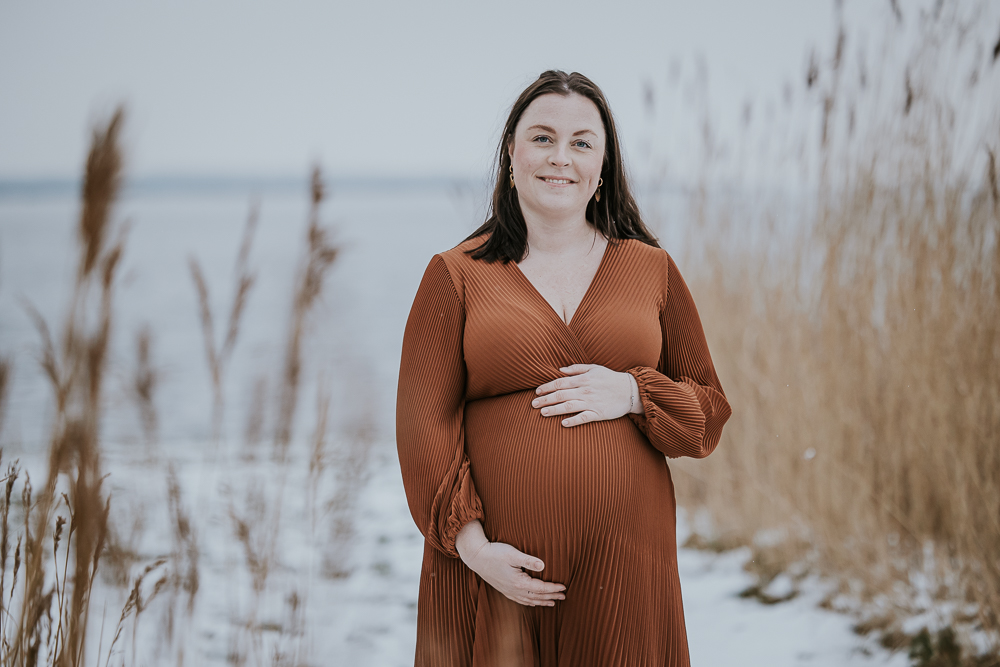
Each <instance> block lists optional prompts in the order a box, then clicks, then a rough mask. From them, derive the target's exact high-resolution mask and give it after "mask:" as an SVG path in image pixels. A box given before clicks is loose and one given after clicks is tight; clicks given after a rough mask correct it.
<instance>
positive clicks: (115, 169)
mask: <svg viewBox="0 0 1000 667" xmlns="http://www.w3.org/2000/svg"><path fill="white" fill-rule="evenodd" d="M123 119H124V114H123V112H122V110H121V109H118V110H117V111H116V112H115V113H114V114H113V115H112V117H111V119H110V120H109V122H108V123H107V125H106V126H104V127H101V128H98V129H96V130H95V131H94V134H93V141H92V145H91V148H90V153H89V155H88V158H87V166H86V173H85V178H84V183H83V190H82V194H83V201H82V211H81V215H80V225H79V229H78V231H79V242H80V261H79V270H78V272H77V277H76V282H75V284H74V288H75V290H74V294H73V298H72V301H71V303H70V309H69V314H68V316H67V318H66V320H65V322H64V325H63V344H62V349H61V355H60V354H58V353H57V352H56V349H55V346H54V345H53V344H52V339H51V336H50V335H49V330H48V326H47V325H46V323H45V320H44V319H43V318H42V317H41V315H40V314H39V313H38V312H37V311H36V310H35V309H34V308H32V307H31V306H30V305H28V304H26V308H27V310H28V313H29V316H31V318H32V320H33V321H34V322H35V325H36V328H37V329H38V330H39V334H40V337H41V339H42V358H41V366H42V369H43V372H44V373H45V376H46V377H47V378H48V380H49V383H50V385H51V386H52V389H53V394H54V397H55V403H56V406H55V418H54V423H53V430H52V436H51V440H50V446H49V471H48V476H47V478H46V481H45V484H44V486H43V487H42V488H41V490H40V492H39V493H38V494H37V495H34V497H33V493H32V486H31V482H30V478H28V476H27V474H26V475H25V482H24V486H23V489H22V504H23V507H24V527H23V534H22V535H21V536H19V545H20V543H21V540H22V538H23V545H24V551H23V555H24V566H25V567H24V584H23V588H22V594H21V608H20V610H19V613H18V616H17V620H16V628H14V629H13V636H12V637H11V640H10V641H9V642H8V643H7V646H8V650H7V651H5V653H4V657H3V661H2V664H3V665H4V666H5V667H7V666H13V665H25V664H34V663H35V662H36V661H37V660H38V659H39V657H40V651H42V650H43V649H45V650H47V651H48V656H49V660H50V661H53V662H52V664H58V665H59V666H60V667H63V666H66V667H70V666H76V665H79V664H80V663H81V662H82V660H83V658H84V655H85V644H86V636H87V620H88V617H89V610H90V592H91V590H92V588H93V584H94V577H95V575H96V573H97V569H98V566H99V563H100V558H101V554H102V552H103V550H104V546H105V542H106V538H107V531H108V511H109V503H110V500H109V499H108V498H107V497H106V495H105V493H104V491H103V488H102V482H103V479H104V476H103V474H102V472H101V461H100V442H99V428H100V419H101V415H102V412H103V405H102V400H103V397H102V388H103V380H104V373H105V369H106V365H107V353H108V346H109V343H110V337H111V324H112V305H113V294H114V287H115V277H116V275H117V270H118V267H119V265H120V261H121V258H122V255H123V251H124V245H125V239H126V235H127V229H128V228H127V226H121V227H119V228H118V229H117V231H116V230H115V228H114V226H113V224H112V221H111V219H110V215H111V211H112V209H113V206H114V201H115V197H116V196H117V193H118V190H119V187H120V184H121V165H122V157H121V152H120V150H119V147H118V137H119V133H120V131H121V126H122V122H123ZM108 239H114V240H113V241H111V243H110V246H109V245H108V243H109V241H108ZM94 298H96V299H97V302H96V303H93V299H94ZM60 479H65V483H66V485H67V488H68V495H66V496H65V498H66V500H67V505H68V507H69V510H70V513H71V514H70V515H71V519H70V529H69V534H68V536H67V538H66V540H65V550H66V551H65V553H66V558H67V560H66V561H64V572H63V576H62V577H58V575H57V574H56V575H55V577H54V578H55V579H56V581H57V584H56V585H55V586H54V587H50V588H48V589H46V571H47V570H46V560H45V559H46V555H45V554H46V545H47V539H48V536H49V535H50V534H51V535H53V538H54V542H53V546H54V547H55V548H58V546H59V543H60V540H61V539H62V529H63V524H64V520H63V519H62V518H61V517H60V518H57V520H56V522H55V527H54V529H53V526H52V511H53V509H54V507H55V505H56V502H57V496H56V489H57V484H58V482H59V480H60ZM10 483H12V481H10ZM50 530H54V532H53V533H50ZM70 552H72V561H73V565H72V568H73V576H72V577H69V576H67V572H66V570H67V569H68V567H69V564H68V558H69V555H70ZM20 555H21V551H20V548H19V549H18V552H17V554H16V556H17V557H16V558H15V562H16V564H17V565H18V567H19V566H20ZM12 593H13V589H12ZM54 599H55V600H57V613H58V614H59V618H58V619H57V621H56V624H55V626H56V632H55V635H54V636H53V634H52V632H51V629H52V627H53V623H52V619H51V613H52V607H53V600H54ZM8 627H9V626H8ZM46 627H48V628H49V632H48V638H47V639H46V640H45V642H44V644H43V630H44V628H46ZM5 634H6V627H5ZM5 641H7V639H6V637H5Z"/></svg>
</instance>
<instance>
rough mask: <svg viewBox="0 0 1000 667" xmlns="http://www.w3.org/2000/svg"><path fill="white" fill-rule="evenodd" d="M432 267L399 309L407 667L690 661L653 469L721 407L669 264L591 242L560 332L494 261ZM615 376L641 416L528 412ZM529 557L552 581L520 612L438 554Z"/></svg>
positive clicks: (671, 530)
mask: <svg viewBox="0 0 1000 667" xmlns="http://www.w3.org/2000/svg"><path fill="white" fill-rule="evenodd" d="M481 242H482V238H480V239H472V240H470V241H466V242H464V243H462V244H460V245H458V246H457V247H455V248H453V249H451V250H448V251H446V252H442V253H440V254H437V255H434V257H433V258H432V259H431V261H430V264H429V265H428V266H427V269H426V271H425V273H424V276H423V279H422V280H421V282H420V286H419V288H418V290H417V295H416V297H415V299H414V301H413V307H412V308H411V310H410V315H409V319H408V320H407V323H406V331H405V334H404V338H403V351H402V360H401V364H400V371H399V390H398V396H397V403H396V442H397V447H398V453H399V461H400V465H401V468H402V473H403V483H404V486H405V489H406V496H407V501H408V503H409V507H410V512H411V513H412V515H413V518H414V520H415V521H416V524H417V527H418V528H419V529H420V532H421V533H423V535H424V538H425V540H424V558H423V567H422V570H421V575H420V593H419V602H418V606H417V651H416V665H418V666H419V667H423V666H427V667H442V666H452V665H475V666H476V667H492V666H494V665H496V666H503V667H507V666H508V665H519V666H520V665H523V666H529V665H531V666H544V667H549V666H551V667H556V666H558V667H570V666H572V667H588V666H591V665H593V666H595V667H597V666H600V667H611V666H624V665H629V666H630V667H635V666H639V665H657V666H662V665H669V666H671V667H680V666H686V665H689V664H690V661H689V657H688V647H687V635H686V632H685V627H684V611H683V607H682V601H681V590H680V582H679V579H678V574H677V544H676V533H675V515H676V507H675V502H674V487H673V482H672V481H671V478H670V469H669V468H668V467H667V461H666V458H665V457H678V456H692V457H704V456H707V455H708V454H710V453H711V452H712V450H713V449H714V448H715V446H716V444H718V442H719V437H720V435H721V433H722V426H723V424H724V423H725V422H726V420H727V419H728V418H729V415H730V414H731V410H730V407H729V403H728V402H727V401H726V397H725V394H724V393H723V391H722V387H721V385H720V384H719V379H718V377H717V376H716V373H715V368H714V366H713V365H712V360H711V357H710V356H709V352H708V346H707V344H706V342H705V336H704V333H703V332H702V327H701V321H700V319H699V318H698V313H697V310H696V309H695V305H694V302H693V301H692V299H691V295H690V293H689V291H688V288H687V286H686V285H685V283H684V280H683V278H681V275H680V273H679V272H678V271H677V267H676V265H675V264H674V262H673V260H672V259H671V258H670V256H669V255H668V254H667V253H666V252H665V251H664V250H662V249H659V248H654V247H652V246H649V245H646V244H644V243H642V242H640V241H635V240H625V241H611V242H609V244H608V246H607V249H606V250H605V253H604V257H603V258H602V260H601V263H600V266H599V268H598V270H597V273H596V274H595V276H594V278H593V281H592V282H591V284H590V286H589V288H588V290H587V292H586V294H585V296H584V297H583V300H582V301H581V302H580V305H579V307H578V308H577V310H576V312H575V314H574V315H573V319H572V320H571V321H570V323H569V325H567V324H566V323H565V322H564V321H563V320H562V318H560V317H559V315H558V314H556V312H555V311H554V310H553V309H552V307H551V306H550V305H549V304H548V302H547V301H546V300H545V298H544V297H542V295H541V294H539V292H538V291H537V290H536V289H535V288H534V286H533V285H532V284H531V282H529V281H528V279H527V278H526V277H525V276H524V274H523V273H521V270H520V269H519V268H518V266H517V265H516V264H515V263H514V262H508V263H507V264H504V263H502V262H493V263H487V262H484V261H481V260H473V259H472V258H471V257H470V256H469V255H467V254H465V252H463V251H465V250H468V249H471V248H475V247H478V246H479V244H480V243H481ZM576 363H585V364H600V365H603V366H606V367H608V368H610V369H612V370H615V371H619V372H624V371H627V372H629V373H631V374H632V375H633V376H634V377H635V379H636V381H637V383H638V385H639V396H640V398H641V400H642V405H643V408H644V409H645V415H634V414H630V415H628V417H620V418H618V419H613V420H606V421H597V422H590V423H587V424H583V425H580V426H574V427H564V426H562V425H561V424H560V420H561V419H562V418H561V417H543V416H542V415H541V413H540V412H539V410H538V409H536V408H532V407H531V401H532V399H533V398H534V397H535V393H534V390H535V388H536V387H538V386H539V385H541V384H544V383H546V382H549V381H551V380H554V379H556V378H558V377H563V376H564V373H561V372H560V371H559V368H561V367H564V366H569V365H571V364H576ZM473 519H480V520H481V521H482V522H483V527H484V528H485V531H486V536H487V537H488V538H489V539H490V540H492V541H499V542H506V543H508V544H511V545H513V546H514V547H516V548H517V549H519V550H520V551H523V552H525V553H527V554H530V555H532V556H537V557H538V558H540V559H542V561H543V562H544V563H545V570H544V571H543V572H541V573H538V574H537V575H535V576H540V577H541V578H543V579H544V580H546V581H556V582H559V583H562V584H565V585H566V599H565V600H563V601H557V602H556V604H555V606H554V607H525V606H522V605H519V604H517V603H516V602H513V601H511V600H509V599H507V598H506V597H505V596H504V595H503V594H501V593H499V592H498V591H496V590H495V589H494V588H493V587H491V586H490V585H488V584H486V583H485V582H483V581H482V579H480V578H479V576H478V575H476V574H475V573H474V572H472V571H471V570H470V569H469V568H467V567H466V566H465V564H464V563H463V562H462V561H461V559H460V558H458V554H457V552H456V551H455V536H456V535H457V533H458V532H459V530H460V529H461V528H462V526H464V525H465V524H466V523H467V522H469V521H471V520H473Z"/></svg>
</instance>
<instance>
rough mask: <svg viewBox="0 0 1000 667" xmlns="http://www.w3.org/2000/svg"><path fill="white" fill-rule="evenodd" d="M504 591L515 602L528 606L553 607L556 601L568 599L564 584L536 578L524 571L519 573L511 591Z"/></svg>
mask: <svg viewBox="0 0 1000 667" xmlns="http://www.w3.org/2000/svg"><path fill="white" fill-rule="evenodd" d="M502 592H503V593H504V595H506V596H507V597H509V598H510V599H511V600H513V601H514V602H517V603H518V604H523V605H525V606H528V607H535V606H542V607H552V606H555V603H556V602H558V601H560V600H565V599H566V587H565V586H563V585H562V584H557V583H554V582H551V581H542V580H541V579H534V578H533V577H531V576H529V575H527V574H526V573H524V572H519V573H518V574H517V576H516V581H515V585H514V586H513V588H512V590H511V591H510V592H507V591H502Z"/></svg>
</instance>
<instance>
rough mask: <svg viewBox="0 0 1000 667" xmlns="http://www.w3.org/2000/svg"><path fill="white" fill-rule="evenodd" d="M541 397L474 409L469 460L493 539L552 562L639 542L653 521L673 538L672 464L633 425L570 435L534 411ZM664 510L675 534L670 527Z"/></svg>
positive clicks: (489, 402) (477, 404) (468, 415)
mask: <svg viewBox="0 0 1000 667" xmlns="http://www.w3.org/2000/svg"><path fill="white" fill-rule="evenodd" d="M534 396H535V394H534V391H533V390H526V391H521V392H515V393H512V394H505V395H503V396H496V397H492V398H488V399H481V400H477V401H472V402H470V403H468V404H466V409H465V444H466V451H467V453H468V455H469V460H470V463H471V469H472V475H473V480H474V481H475V484H476V490H477V491H478V493H479V497H480V499H481V500H482V503H483V512H484V514H485V520H484V524H485V528H486V534H487V536H488V537H489V538H490V539H491V540H494V541H500V542H507V543H508V544H512V545H514V546H515V547H517V548H519V549H521V550H522V551H526V552H528V553H532V554H533V555H537V556H538V557H540V558H542V559H543V560H546V558H547V556H546V554H550V555H551V554H553V553H558V554H563V555H568V556H570V557H572V554H573V553H575V552H577V551H578V550H579V549H581V548H582V549H587V548H588V547H592V546H594V545H596V544H599V543H600V542H601V541H603V540H607V539H608V537H609V536H611V535H614V536H615V537H616V539H624V540H629V539H630V538H631V537H632V535H631V534H632V533H635V537H636V538H639V537H641V534H643V533H645V532H646V531H647V527H648V522H649V520H650V517H651V516H655V517H657V519H658V520H660V523H661V525H659V526H657V527H656V528H655V529H654V530H655V532H661V531H664V530H668V531H670V532H672V529H673V526H672V523H673V522H672V517H673V515H674V494H673V485H672V483H671V480H670V472H669V470H668V468H667V464H666V461H665V459H664V457H663V455H662V454H661V453H660V452H658V451H657V450H656V449H654V448H653V447H652V446H651V445H650V444H649V442H648V441H647V440H646V438H645V436H643V435H642V433H641V432H640V431H639V430H638V429H637V428H636V426H635V425H634V424H633V423H632V422H631V420H630V419H628V418H627V417H622V418H619V419H614V420H609V421H597V422H591V423H588V424H583V425H580V426H574V427H571V428H567V427H564V426H562V425H561V423H560V422H561V419H562V418H561V417H542V416H541V413H540V412H539V411H538V410H537V409H535V408H532V407H531V400H532V399H533V398H534ZM650 510H652V511H651V512H650ZM665 511H666V513H668V514H669V516H670V517H671V522H670V523H671V525H670V526H664V525H662V517H663V516H664V515H665ZM546 562H549V561H546ZM548 569H549V568H548V567H547V568H546V570H548ZM547 574H550V573H549V572H547Z"/></svg>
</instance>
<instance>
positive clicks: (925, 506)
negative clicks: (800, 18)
mask: <svg viewBox="0 0 1000 667" xmlns="http://www.w3.org/2000/svg"><path fill="white" fill-rule="evenodd" d="M950 11H952V10H949V9H946V10H945V11H944V13H943V14H942V16H941V17H940V18H939V19H933V18H931V17H924V19H923V20H924V21H927V22H928V24H927V25H926V26H925V28H926V31H927V32H926V35H925V40H926V41H925V43H924V44H922V47H923V49H922V50H921V51H920V52H919V53H918V55H917V57H916V60H911V61H909V62H908V63H907V68H906V72H905V73H895V72H888V73H884V74H885V76H886V77H891V76H898V77H899V79H898V80H899V88H898V89H897V90H899V91H900V93H899V94H900V99H899V100H898V106H895V107H894V111H893V114H894V115H892V116H884V115H883V116H875V117H873V118H869V119H867V120H868V121H869V124H868V125H867V126H865V127H859V125H858V124H857V123H858V118H857V117H855V115H854V114H855V109H856V107H857V105H859V104H861V102H860V101H859V99H860V100H862V101H863V99H864V98H863V91H862V92H861V93H859V92H857V91H855V92H854V93H852V94H853V95H855V97H850V96H848V95H847V94H846V92H845V90H846V84H845V83H844V79H843V77H844V75H843V69H844V67H843V65H842V64H840V62H839V60H838V59H834V62H835V63H837V67H840V72H839V73H838V71H836V70H835V69H827V70H824V69H822V68H821V66H819V65H815V66H816V68H817V71H815V72H813V71H810V74H809V77H808V78H809V86H811V87H812V88H813V89H814V90H815V94H816V95H818V96H819V98H820V99H819V102H818V103H820V104H822V105H823V107H824V109H826V108H827V100H830V102H829V109H828V114H827V115H826V116H825V117H824V118H825V119H824V121H823V127H824V128H826V130H825V132H826V136H825V139H824V138H823V136H821V137H820V139H819V143H820V146H821V157H822V169H821V171H820V173H819V177H818V180H819V183H818V184H819V188H818V197H817V199H816V200H815V207H814V208H812V209H810V208H808V207H807V208H805V209H802V210H796V211H795V212H794V213H793V214H792V215H796V214H798V215H802V216H803V218H804V220H805V224H804V226H803V227H802V228H801V230H800V233H799V235H798V236H791V235H787V236H784V237H782V236H780V235H779V236H774V235H771V236H768V235H767V234H766V233H765V234H764V239H765V240H764V242H761V243H757V244H753V243H750V244H745V243H743V241H744V240H745V239H746V238H747V232H746V230H745V228H744V227H745V226H746V225H747V219H748V216H750V215H752V214H754V213H756V214H757V218H759V219H762V220H763V219H766V218H767V217H768V216H769V215H771V216H779V217H780V216H782V215H788V213H787V210H788V209H787V207H785V208H783V206H784V205H785V203H784V202H768V201H748V200H747V198H740V197H738V196H735V195H734V196H731V197H730V198H729V199H727V198H726V195H725V194H724V193H721V192H718V191H716V190H714V189H713V188H712V187H710V186H705V187H703V188H702V189H701V191H700V192H701V194H700V195H699V196H698V197H696V199H695V200H694V201H693V202H692V211H693V212H694V214H695V216H696V217H697V222H698V230H697V231H696V232H695V233H694V234H693V235H692V236H691V242H692V244H694V246H695V247H694V248H693V250H694V251H693V253H692V254H693V255H696V256H698V257H700V258H701V259H702V260H703V262H704V263H703V264H702V265H701V267H698V268H700V272H699V270H698V268H694V269H687V270H686V272H685V273H686V275H688V274H690V275H691V282H692V289H694V290H695V291H696V292H697V293H698V294H699V295H700V296H699V297H698V303H699V307H700V309H701V314H702V318H703V319H704V320H705V324H706V326H705V328H706V331H707V332H708V335H709V339H710V344H711V347H712V350H713V356H714V358H715V359H716V361H717V365H718V369H719V374H720V377H722V378H723V384H724V386H725V387H726V391H727V395H728V396H729V397H730V399H731V400H732V403H733V405H734V419H733V420H732V423H731V424H730V425H728V426H727V433H726V434H725V435H724V437H725V439H726V442H725V443H723V446H720V447H719V449H718V450H717V452H716V453H715V454H713V456H712V457H710V458H709V459H706V460H705V461H704V462H694V463H692V462H687V461H677V462H676V463H672V464H671V466H672V468H674V469H675V470H678V471H681V472H682V474H681V475H680V476H679V477H678V495H679V496H680V498H681V502H682V503H686V504H690V505H701V506H704V507H707V508H708V509H709V510H710V512H711V514H712V516H713V517H714V519H715V522H716V525H717V527H718V529H719V530H720V531H722V532H723V533H728V534H729V535H730V536H735V537H736V538H737V539H739V540H741V541H744V542H753V541H754V539H755V537H757V538H758V539H759V536H760V535H761V534H762V533H766V532H768V531H770V532H774V531H778V532H779V533H783V534H785V535H786V536H787V539H786V540H785V542H784V543H782V544H779V545H778V546H777V547H776V548H777V550H778V552H781V550H782V549H784V553H783V554H782V553H779V554H778V557H779V560H781V559H783V560H784V562H786V563H787V562H788V561H791V560H794V559H796V558H800V557H802V556H803V552H804V549H805V548H806V547H804V546H803V545H804V544H806V545H808V548H811V549H814V555H815V557H816V559H817V561H816V563H817V564H818V565H819V567H821V568H822V569H823V570H825V571H826V572H828V573H833V574H835V575H837V576H839V577H841V578H842V579H843V580H844V581H845V582H850V581H856V582H861V583H862V589H861V592H862V595H863V596H867V597H879V596H881V597H882V598H885V599H889V600H891V601H894V602H896V603H899V604H901V605H905V604H906V601H905V600H899V599H898V597H899V596H898V595H897V594H896V593H897V592H898V591H900V590H908V591H911V593H910V598H911V599H912V598H913V597H914V595H913V591H915V590H916V587H918V586H920V585H921V584H920V582H919V580H918V575H920V576H922V575H927V576H930V577H931V578H932V580H934V581H936V582H938V583H939V584H940V586H936V587H935V589H934V590H931V591H929V592H930V594H931V595H932V596H933V597H934V599H938V600H944V599H950V600H958V601H971V602H974V603H975V607H976V609H977V610H978V611H977V613H978V623H979V624H980V625H981V627H982V628H984V629H986V630H987V631H990V632H992V633H994V635H993V636H994V637H1000V635H998V634H996V633H998V632H1000V561H998V559H997V554H1000V450H998V448H997V446H996V443H997V442H1000V214H998V207H997V204H996V201H997V197H996V195H995V194H994V192H995V190H996V188H997V185H996V165H995V158H994V154H995V152H996V150H997V141H998V138H997V136H996V134H995V131H996V121H997V120H998V119H1000V113H998V108H997V104H996V103H997V100H996V96H995V95H994V96H992V97H986V98H985V99H986V100H987V102H986V103H988V104H989V105H990V107H989V109H988V111H989V112H991V114H992V116H989V117H988V122H987V124H986V125H985V126H973V125H972V123H971V121H970V122H969V123H966V124H963V123H962V122H956V121H955V120H954V115H955V113H956V109H957V110H961V109H962V108H974V106H975V105H974V103H973V102H972V101H967V100H964V99H961V98H959V99H954V98H949V97H947V95H948V93H944V92H941V91H938V90H937V89H936V88H935V85H934V84H935V82H936V81H938V79H936V78H935V77H939V76H940V75H941V74H942V72H941V69H940V68H936V60H937V59H939V58H940V59H941V61H942V62H947V59H946V58H945V56H946V55H947V54H946V53H944V50H945V48H946V47H947V46H948V45H950V44H956V43H957V44H958V46H957V47H956V48H957V49H962V48H963V46H962V42H961V41H957V42H956V41H954V40H951V37H952V36H953V35H954V31H956V30H959V29H961V26H962V25H966V26H967V25H968V24H966V23H964V22H963V21H959V20H957V19H956V18H955V17H954V15H953V13H949V12H950ZM841 34H843V33H841ZM842 39H843V38H839V39H838V44H839V43H840V42H841V41H842ZM966 43H969V41H968V40H967V41H966ZM838 48H842V47H838ZM976 66H977V67H980V68H981V67H982V66H981V65H980V64H978V63H977V65H976ZM942 67H943V66H942ZM859 69H861V70H862V71H865V68H859ZM976 71H979V70H976ZM983 76H992V77H993V78H994V79H995V78H996V73H995V72H994V73H992V74H987V75H983ZM978 80H979V79H977V81H978ZM817 81H818V82H819V83H817ZM975 85H986V83H985V82H983V83H981V84H972V85H971V86H970V87H969V88H967V89H965V90H966V92H965V93H964V94H966V95H968V96H969V99H970V100H982V99H984V98H983V96H978V97H976V96H974V95H975V94H976V89H975ZM869 86H870V84H869ZM869 90H875V88H874V87H871V86H870V87H869ZM994 90H995V89H994ZM935 95H937V97H935ZM858 96H861V97H860V98H859V97H858ZM847 101H850V102H851V104H845V102H847ZM871 108H872V109H877V110H879V112H880V113H882V114H885V110H886V108H887V107H871ZM824 113H827V112H824ZM970 127H971V128H972V129H973V130H978V131H979V132H980V134H979V135H976V136H978V137H979V138H981V142H980V143H979V146H980V147H982V146H983V145H984V144H985V146H986V149H982V148H980V150H981V152H980V154H979V155H978V156H976V160H977V161H978V160H982V162H978V163H976V162H973V163H967V162H965V161H964V160H962V159H960V157H961V156H960V155H959V154H958V153H957V152H956V151H957V146H958V141H957V137H956V133H957V132H958V128H962V129H963V131H969V130H970ZM979 164H983V167H982V171H981V172H980V171H979V169H980V167H979ZM755 207H756V208H755ZM699 244H700V245H699ZM775 247H777V248H778V252H777V253H775V252H774V248H775ZM817 257H818V258H819V260H818V261H817V259H816V258H817ZM748 286H752V289H751V291H750V292H748V291H747V288H748ZM685 472H686V473H688V474H683V473H685ZM802 540H805V542H803V541H802ZM948 581H951V582H953V583H952V584H950V586H951V590H948V586H945V583H946V582H948ZM904 597H905V596H904ZM900 613H903V610H902V609H901V611H900ZM998 649H1000V647H995V648H994V650H998Z"/></svg>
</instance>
